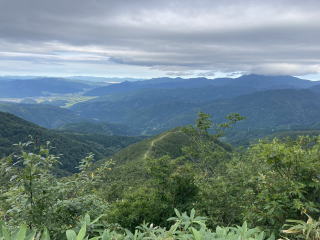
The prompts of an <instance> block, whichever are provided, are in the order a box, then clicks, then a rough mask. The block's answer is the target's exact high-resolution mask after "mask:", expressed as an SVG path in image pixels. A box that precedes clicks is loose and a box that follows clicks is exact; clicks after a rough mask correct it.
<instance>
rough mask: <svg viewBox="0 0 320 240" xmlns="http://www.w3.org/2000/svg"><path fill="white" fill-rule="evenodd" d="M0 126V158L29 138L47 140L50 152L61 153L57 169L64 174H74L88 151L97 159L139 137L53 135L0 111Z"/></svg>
mask: <svg viewBox="0 0 320 240" xmlns="http://www.w3.org/2000/svg"><path fill="white" fill-rule="evenodd" d="M0 126H1V128H0V153H1V157H3V156H5V155H8V154H11V153H12V152H14V151H15V150H16V148H15V147H14V146H13V144H15V143H19V142H26V141H28V140H30V138H29V136H32V137H33V139H34V141H35V142H37V143H38V144H45V143H46V141H50V142H51V145H52V146H53V147H54V149H53V150H52V153H54V154H62V156H61V158H60V161H61V165H60V166H58V167H59V169H60V170H62V171H64V172H76V171H77V170H76V167H77V166H78V163H79V161H80V160H81V159H82V158H83V157H85V156H86V155H87V154H88V153H90V152H92V153H94V154H95V158H96V160H99V159H102V158H104V157H106V156H110V155H112V154H113V153H115V152H116V151H118V150H120V149H121V148H123V147H126V146H128V145H130V144H132V143H135V142H137V141H139V140H141V138H139V137H121V136H106V135H93V134H76V133H63V132H57V131H53V130H48V129H45V128H42V127H39V126H37V125H35V124H33V123H30V122H27V121H25V120H23V119H21V118H18V117H16V116H14V115H12V114H9V113H3V112H0Z"/></svg>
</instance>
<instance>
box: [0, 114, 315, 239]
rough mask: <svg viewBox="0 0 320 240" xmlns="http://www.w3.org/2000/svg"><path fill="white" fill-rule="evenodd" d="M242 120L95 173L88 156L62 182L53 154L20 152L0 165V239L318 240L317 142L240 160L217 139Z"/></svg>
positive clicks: (254, 151) (191, 132) (262, 145)
mask: <svg viewBox="0 0 320 240" xmlns="http://www.w3.org/2000/svg"><path fill="white" fill-rule="evenodd" d="M240 120H243V117H241V116H240V115H238V114H232V115H229V116H228V117H227V119H226V120H225V122H224V123H222V124H216V123H213V122H212V121H211V119H210V117H209V115H207V114H204V113H200V115H199V118H198V119H197V121H196V124H195V125H194V126H189V127H184V128H178V129H175V130H172V131H170V132H166V133H163V134H161V135H159V136H156V137H154V138H152V139H149V140H144V141H143V142H141V143H137V144H134V145H132V146H129V147H128V148H126V149H124V150H122V151H121V152H122V153H120V152H119V153H117V154H116V155H114V156H113V157H111V158H109V159H106V160H105V161H101V162H100V165H99V166H98V167H97V168H93V167H94V166H93V158H92V156H88V157H86V158H84V159H83V160H82V161H80V164H79V170H80V172H79V173H77V174H74V175H72V176H69V177H65V178H56V177H54V176H53V175H52V170H53V167H54V165H55V164H56V163H57V161H58V159H57V158H56V157H55V156H54V155H51V154H50V152H49V151H48V149H47V148H46V147H40V148H36V149H34V151H33V154H30V153H28V148H29V150H30V146H32V145H33V144H32V143H29V144H27V145H26V144H22V145H20V150H21V151H20V153H17V154H16V155H15V156H12V157H9V158H4V159H2V161H1V165H0V172H1V174H0V183H1V184H0V198H1V201H0V209H1V211H0V216H1V218H2V219H5V226H4V225H3V226H2V228H1V231H0V236H3V235H5V236H8V234H9V232H10V231H14V229H16V227H17V226H18V225H20V224H23V223H25V224H27V225H23V226H21V227H20V231H19V235H20V236H25V234H26V233H27V232H28V234H31V235H32V234H34V232H35V231H38V234H40V233H42V236H43V238H42V239H48V235H49V234H50V236H51V239H65V238H66V237H67V239H68V240H69V239H92V240H93V239H154V240H156V239H163V240H164V239H192V240H193V239H194V240H199V239H216V238H218V239H230V240H231V239H239V238H241V239H246V240H247V239H248V240H249V239H251V240H252V239H254V240H258V239H259V240H261V239H270V240H271V239H275V238H279V237H282V238H283V237H289V238H291V237H293V239H296V238H299V239H306V240H311V239H317V238H316V237H315V238H313V237H310V236H317V234H318V227H317V226H318V224H319V223H318V222H317V221H316V220H314V219H315V218H316V217H317V215H318V211H319V208H320V202H319V199H318V196H319V189H320V186H319V181H318V172H319V170H320V164H319V152H320V151H319V148H320V139H319V137H299V138H297V139H295V140H286V141H280V140H278V139H272V140H269V141H261V142H259V143H256V144H253V145H251V146H249V147H248V148H247V149H245V150H241V151H236V150H235V149H231V148H230V146H228V145H225V144H222V143H221V142H220V141H219V139H220V137H221V136H223V133H224V130H226V129H227V128H230V127H232V126H233V125H234V124H238V121H240ZM210 129H211V130H212V131H210ZM210 132H212V133H210ZM175 143H178V144H175ZM30 144H31V145H30ZM130 156H132V157H130ZM131 161H132V162H133V163H132V164H131V165H130V162H131ZM17 163H18V164H17ZM124 166H125V167H124ZM134 166H135V168H133V167H134ZM128 176H130V177H128ZM119 179H120V180H122V182H121V181H119ZM175 208H177V209H179V210H180V211H181V212H185V211H186V212H188V213H190V214H186V213H183V214H181V213H180V211H177V210H176V211H175V210H174V209H175ZM193 209H195V210H196V213H197V214H199V215H201V216H203V217H204V218H203V217H198V216H197V215H195V211H194V210H193ZM303 213H307V214H308V215H305V214H303ZM175 214H176V217H175V218H170V221H173V222H174V225H172V224H171V223H170V221H169V222H168V221H167V219H168V218H169V217H171V216H174V215H175ZM89 215H90V216H91V217H89ZM81 216H83V217H82V218H80V217H81ZM79 219H80V222H79ZM93 219H95V220H93ZM287 219H296V221H292V222H288V223H290V225H289V226H288V225H284V224H285V223H286V222H287ZM307 220H308V221H307ZM144 222H145V223H144ZM148 223H153V224H148ZM141 224H142V225H141ZM138 225H140V227H138V228H135V227H136V226H138ZM27 226H28V227H29V228H31V229H33V230H32V231H31V230H29V231H28V230H27V228H28V227H27ZM155 226H160V227H155ZM217 226H227V227H218V228H216V227H217ZM123 227H124V228H123ZM256 227H257V228H256ZM12 229H13V230H12ZM68 229H69V230H68ZM125 229H129V230H125ZM210 229H212V230H210ZM214 229H216V230H214ZM283 229H285V230H284V231H282V230H283ZM66 230H67V232H66V233H65V231H66ZM130 230H131V231H130ZM307 230H308V234H307V233H306V231H307ZM1 234H2V235H1ZM13 234H14V233H13ZM5 239H11V238H5ZM22 239H23V238H22Z"/></svg>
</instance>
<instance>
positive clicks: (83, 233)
mask: <svg viewBox="0 0 320 240" xmlns="http://www.w3.org/2000/svg"><path fill="white" fill-rule="evenodd" d="M86 231H87V227H86V225H85V224H84V225H83V226H82V227H81V229H80V231H79V233H78V236H77V238H76V240H83V239H84V238H85V236H86Z"/></svg>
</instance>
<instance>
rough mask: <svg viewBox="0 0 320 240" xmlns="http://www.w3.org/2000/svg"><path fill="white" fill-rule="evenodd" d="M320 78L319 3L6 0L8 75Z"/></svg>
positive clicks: (2, 13)
mask: <svg viewBox="0 0 320 240" xmlns="http://www.w3.org/2000/svg"><path fill="white" fill-rule="evenodd" d="M242 72H244V73H259V74H290V75H304V76H305V75H307V77H309V78H315V79H316V78H318V79H320V74H319V73H320V1H319V0H264V1H262V0H180V1H176V0H157V1H153V0H130V1H129V0H114V1H109V0H0V75H30V74H31V75H56V76H64V75H66V76H69V75H93V76H106V77H112V76H116V77H143V78H148V77H157V76H183V77H191V76H208V77H216V76H221V75H237V74H239V73H242Z"/></svg>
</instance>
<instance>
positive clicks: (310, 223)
mask: <svg viewBox="0 0 320 240" xmlns="http://www.w3.org/2000/svg"><path fill="white" fill-rule="evenodd" d="M307 217H308V220H307V221H303V220H287V224H285V225H284V228H287V229H285V230H282V232H283V233H285V234H287V235H289V236H293V237H294V238H296V239H306V240H318V239H320V221H319V220H314V219H313V218H312V217H311V216H309V215H307Z"/></svg>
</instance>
